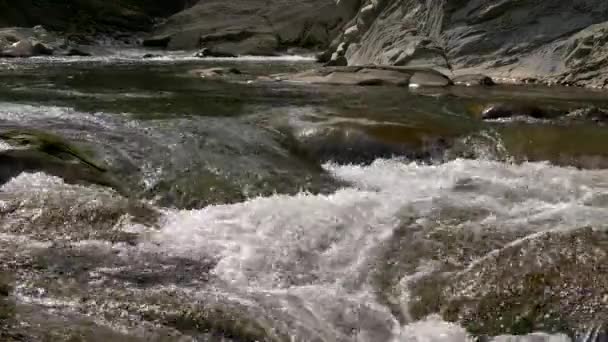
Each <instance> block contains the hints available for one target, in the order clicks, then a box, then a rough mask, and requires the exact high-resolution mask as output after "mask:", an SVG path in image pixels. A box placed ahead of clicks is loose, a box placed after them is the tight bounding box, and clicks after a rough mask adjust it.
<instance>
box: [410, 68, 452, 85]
mask: <svg viewBox="0 0 608 342" xmlns="http://www.w3.org/2000/svg"><path fill="white" fill-rule="evenodd" d="M451 84H452V81H451V80H450V79H449V78H448V77H447V76H445V75H443V74H441V73H438V72H430V71H417V72H415V73H414V74H413V75H412V77H411V78H410V82H409V86H410V88H420V87H447V86H449V85H451Z"/></svg>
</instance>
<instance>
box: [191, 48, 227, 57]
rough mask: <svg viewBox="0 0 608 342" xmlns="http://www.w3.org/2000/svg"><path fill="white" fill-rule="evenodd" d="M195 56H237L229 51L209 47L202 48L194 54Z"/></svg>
mask: <svg viewBox="0 0 608 342" xmlns="http://www.w3.org/2000/svg"><path fill="white" fill-rule="evenodd" d="M194 57H197V58H206V57H228V58H234V57H237V56H236V55H233V54H231V53H229V52H223V51H218V50H214V49H209V48H202V49H200V50H199V51H197V52H196V53H195V54H194Z"/></svg>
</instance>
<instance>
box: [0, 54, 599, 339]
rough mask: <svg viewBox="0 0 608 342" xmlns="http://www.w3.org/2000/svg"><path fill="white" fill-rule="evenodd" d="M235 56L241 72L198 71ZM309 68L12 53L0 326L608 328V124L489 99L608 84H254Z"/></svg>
mask: <svg viewBox="0 0 608 342" xmlns="http://www.w3.org/2000/svg"><path fill="white" fill-rule="evenodd" d="M217 66H229V67H232V66H234V67H237V68H239V69H240V70H241V71H242V72H243V74H241V75H234V76H227V77H225V78H218V79H209V78H200V77H197V76H196V75H195V74H193V73H192V70H194V69H200V68H207V67H217ZM310 67H313V64H312V63H311V62H308V61H302V60H294V59H292V60H289V59H283V60H279V59H275V60H254V59H250V60H246V61H232V62H231V61H223V60H216V61H195V60H191V59H175V58H174V59H169V58H158V59H151V60H146V61H143V60H137V59H129V58H106V59H95V58H92V59H88V60H87V59H84V60H69V59H64V60H47V59H31V60H13V61H2V62H0V181H2V185H1V187H0V264H1V268H0V272H2V273H0V275H2V276H1V277H0V322H1V323H0V340H3V341H4V340H8V341H12V340H17V341H20V340H25V341H107V340H110V339H113V340H115V341H218V340H232V341H255V340H258V341H379V342H381V341H465V340H471V339H473V337H472V336H473V334H474V335H490V336H494V335H504V334H526V333H530V332H534V331H544V332H548V333H551V334H553V335H537V336H536V337H528V340H531V341H532V340H534V338H540V339H541V340H549V339H550V340H552V341H564V340H567V338H566V337H565V336H564V335H559V333H566V334H570V335H571V336H572V335H574V334H575V332H577V331H579V332H580V331H582V332H585V331H594V330H593V329H595V328H596V327H598V326H601V325H602V324H603V323H604V322H603V317H606V316H605V315H604V313H608V309H606V308H604V307H606V305H605V304H606V303H604V302H605V301H606V298H608V295H606V294H604V292H605V291H606V290H605V289H606V286H604V285H608V278H607V277H606V276H604V274H608V273H607V272H603V270H602V268H603V267H605V266H604V265H605V264H606V263H604V262H603V260H604V259H608V257H607V256H606V252H605V249H604V245H605V243H604V242H608V241H606V238H607V237H608V234H605V232H604V229H605V228H604V226H605V222H607V221H608V171H606V170H604V168H605V167H606V166H608V163H607V162H608V159H607V157H608V147H607V145H606V141H608V128H606V127H604V126H602V125H600V124H597V123H592V122H588V123H576V124H574V123H569V124H565V123H561V122H559V121H542V120H534V121H532V120H503V121H500V120H498V121H494V122H483V121H481V120H480V113H481V111H482V109H483V108H484V106H486V105H488V104H491V103H498V102H507V103H512V102H517V103H534V104H536V105H540V106H543V107H545V108H551V109H554V110H561V111H565V112H567V111H571V110H575V109H578V108H585V107H589V106H597V107H605V108H608V96H606V94H605V93H600V92H590V91H584V90H580V89H568V88H563V89H562V88H552V89H546V88H539V87H506V86H503V87H495V88H491V89H484V88H451V89H442V90H420V91H417V92H410V91H408V90H407V89H404V88H393V87H340V86H313V85H303V84H289V83H285V82H269V81H258V80H257V77H258V76H266V75H269V74H274V73H285V72H295V71H299V70H305V69H307V68H310ZM4 278H6V279H4ZM2 279H4V280H2ZM2 283H5V284H10V286H8V287H6V288H7V289H8V290H6V291H5V292H6V293H9V292H10V296H9V297H6V298H5V297H2V293H3V292H2V288H3V287H2ZM581 289H584V292H585V294H581ZM436 313H440V314H441V315H442V316H443V317H444V318H446V319H449V320H452V321H455V322H458V323H447V322H445V321H444V320H443V319H441V318H439V316H437V315H434V314H436ZM3 325H4V327H3ZM465 328H467V329H468V330H469V333H467V332H466V331H465ZM503 340H504V339H503ZM534 341H535V340H534Z"/></svg>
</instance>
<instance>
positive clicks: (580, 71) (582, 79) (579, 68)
mask: <svg viewBox="0 0 608 342" xmlns="http://www.w3.org/2000/svg"><path fill="white" fill-rule="evenodd" d="M336 2H337V3H338V6H340V7H343V8H346V7H348V8H354V10H351V11H349V13H351V14H350V17H349V18H350V22H349V24H348V25H345V26H343V27H342V30H341V31H342V36H340V37H338V38H337V40H338V41H339V42H347V43H350V44H351V45H350V47H349V52H348V53H347V54H346V57H347V59H348V63H349V65H350V64H369V63H373V64H383V65H405V66H421V65H425V66H427V67H431V68H438V67H440V68H444V67H446V68H448V69H451V70H454V71H456V72H458V71H462V72H467V73H486V74H491V75H500V76H501V77H505V78H506V79H513V80H522V79H526V78H528V79H530V78H536V79H539V80H542V81H543V82H550V83H561V84H572V85H583V86H592V87H600V88H605V87H606V86H608V77H607V76H606V74H607V73H606V71H607V70H608V62H606V61H607V59H606V56H607V55H608V48H607V47H606V46H607V45H606V44H605V43H606V41H607V39H608V15H607V13H608V11H607V10H608V3H606V2H605V1H603V0H589V1H585V2H584V3H576V4H574V3H573V2H572V1H557V0H556V1H552V2H548V1H545V2H537V1H518V0H504V1H474V0H464V1H427V2H424V1H414V0H381V1H347V0H344V1H342V0H337V1H336ZM564 18H567V20H564ZM354 28H356V30H355V29H354ZM339 42H338V43H339ZM336 46H337V44H336ZM334 49H335V47H334Z"/></svg>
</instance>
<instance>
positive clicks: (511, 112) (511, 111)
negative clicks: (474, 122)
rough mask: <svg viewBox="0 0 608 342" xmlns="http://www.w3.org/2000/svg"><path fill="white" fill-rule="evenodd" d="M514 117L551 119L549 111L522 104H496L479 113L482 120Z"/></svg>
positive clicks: (551, 115)
mask: <svg viewBox="0 0 608 342" xmlns="http://www.w3.org/2000/svg"><path fill="white" fill-rule="evenodd" d="M516 116H527V117H531V118H536V119H548V118H552V117H553V114H552V112H551V111H550V110H548V109H544V108H541V107H538V106H536V105H533V104H522V103H496V104H491V105H488V106H487V107H485V108H484V109H483V111H482V113H481V117H482V119H484V120H492V119H501V118H511V117H516Z"/></svg>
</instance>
